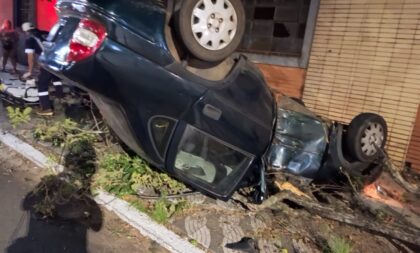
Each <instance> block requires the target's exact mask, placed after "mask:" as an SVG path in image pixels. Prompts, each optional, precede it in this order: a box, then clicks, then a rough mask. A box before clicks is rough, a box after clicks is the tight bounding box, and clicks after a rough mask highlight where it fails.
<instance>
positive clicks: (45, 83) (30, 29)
mask: <svg viewBox="0 0 420 253" xmlns="http://www.w3.org/2000/svg"><path fill="white" fill-rule="evenodd" d="M22 30H23V31H24V32H25V33H26V34H27V35H28V38H27V39H26V42H25V53H26V54H27V56H28V72H26V73H25V74H24V75H23V78H24V79H26V78H29V77H30V76H32V74H33V71H34V68H35V64H36V62H37V59H38V57H39V55H41V54H42V52H43V50H44V47H43V44H42V42H43V41H45V40H46V37H47V36H48V32H45V31H40V30H38V29H37V28H35V26H34V25H33V24H32V23H29V22H26V23H24V24H23V25H22ZM51 83H52V84H53V85H54V87H55V95H56V97H58V98H62V96H63V90H62V83H61V81H60V79H59V78H58V77H56V76H55V75H53V74H51V73H50V72H48V71H47V70H45V69H44V68H41V69H40V73H39V75H38V81H37V86H38V96H39V103H40V107H41V109H40V110H39V111H38V112H37V114H38V115H40V116H53V115H54V110H53V104H52V102H51V100H50V94H49V91H48V88H49V85H50V84H51Z"/></svg>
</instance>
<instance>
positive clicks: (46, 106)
mask: <svg viewBox="0 0 420 253" xmlns="http://www.w3.org/2000/svg"><path fill="white" fill-rule="evenodd" d="M53 77H54V76H53V75H52V74H50V72H48V71H46V70H45V69H43V68H41V71H40V73H39V76H38V82H37V86H38V96H39V104H40V106H41V109H42V110H43V111H52V103H51V100H50V94H49V92H48V86H49V84H50V82H51V79H52V78H53Z"/></svg>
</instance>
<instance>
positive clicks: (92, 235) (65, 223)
mask: <svg viewBox="0 0 420 253" xmlns="http://www.w3.org/2000/svg"><path fill="white" fill-rule="evenodd" d="M0 173H1V174H0V178H2V181H5V182H4V183H5V184H7V185H3V186H2V187H3V188H5V189H3V188H2V189H3V190H2V192H3V194H5V195H4V196H3V194H2V202H3V203H9V202H10V203H13V205H10V206H3V207H2V211H1V213H2V215H1V216H2V220H3V219H4V220H5V221H6V220H13V219H15V218H16V217H17V216H18V215H22V217H24V216H23V215H24V213H26V211H25V210H19V209H22V208H23V209H25V207H24V202H25V199H26V198H27V196H29V194H28V192H30V191H33V190H34V189H35V188H36V186H37V185H38V184H39V182H40V181H41V180H42V178H45V177H46V176H51V174H49V173H48V171H47V170H44V169H40V168H38V167H37V166H35V165H34V164H32V163H31V162H29V161H28V160H26V159H24V158H23V157H21V156H20V155H19V154H17V153H16V152H14V151H12V150H10V149H9V148H8V147H6V146H5V145H4V144H2V143H0ZM7 192H13V196H11V195H7V194H6V193H7ZM26 194H28V195H26ZM25 195H26V196H25ZM8 196H10V198H12V197H13V200H10V199H8V198H9V197H8ZM20 200H21V201H20ZM14 202H16V203H14ZM19 202H21V203H19ZM13 206H17V207H20V208H18V209H17V210H8V209H9V208H13ZM69 206H70V205H69ZM79 208H80V209H81V208H83V207H82V206H76V207H75V208H73V209H72V210H69V211H67V212H66V213H67V215H69V214H70V216H71V215H73V216H74V213H75V212H74V209H76V210H77V209H79ZM99 212H100V213H101V227H100V229H99V230H98V231H93V229H90V230H89V229H88V231H87V233H86V236H85V237H86V238H82V239H81V240H83V241H84V240H86V242H84V243H86V250H88V251H89V252H101V253H102V252H110V253H111V252H145V253H146V252H147V253H149V252H152V253H164V252H168V251H167V250H166V249H164V248H162V247H161V246H160V245H158V244H157V243H155V242H154V241H152V240H150V239H148V238H146V237H144V236H142V235H141V234H140V233H139V232H138V231H137V230H135V229H133V228H132V227H131V226H130V225H128V224H126V223H124V222H123V221H121V220H120V219H119V218H118V217H117V216H116V215H115V214H113V213H111V212H109V211H107V210H105V209H103V208H100V207H99ZM21 213H23V214H21ZM29 213H30V217H31V219H30V220H31V221H30V222H29V224H24V223H22V224H20V223H17V224H15V223H11V226H13V229H12V228H10V234H9V233H8V230H9V229H8V227H7V226H5V227H3V228H2V234H4V237H5V238H12V237H13V234H14V233H15V232H16V231H25V230H27V232H26V234H25V233H24V232H22V235H21V238H19V239H18V238H14V239H15V243H13V241H9V242H6V241H3V239H4V238H0V241H1V242H2V243H1V245H2V246H3V247H4V246H10V245H12V246H13V247H11V248H9V251H8V252H14V251H13V250H12V249H14V248H20V249H22V247H25V245H22V244H23V242H24V241H25V239H26V238H28V239H30V238H32V240H33V241H35V242H34V244H35V243H36V244H43V243H45V242H43V241H42V240H40V238H41V237H40V236H38V237H37V236H35V235H33V234H31V230H32V229H34V228H35V227H38V228H41V227H42V228H43V229H47V230H48V229H50V228H52V229H51V231H52V232H51V233H48V232H46V233H45V236H54V234H53V233H55V232H54V231H55V229H56V228H57V227H59V231H63V230H64V232H63V235H64V238H63V237H61V239H63V240H67V241H66V242H65V243H69V244H72V243H73V244H77V243H79V241H80V240H74V241H72V239H75V238H78V237H79V236H75V235H74V233H77V231H79V230H80V231H86V229H83V228H82V229H81V227H83V225H84V224H82V226H81V224H80V223H79V222H78V219H79V217H72V218H73V219H74V220H69V219H66V220H63V219H59V218H58V219H57V220H54V219H43V218H42V217H39V216H36V215H33V214H32V212H31V211H29ZM76 213H77V212H76ZM14 216H16V217H14ZM33 217H35V218H34V220H33V219H32V218H33ZM34 221H35V222H36V226H35V225H33V224H34ZM3 224H4V223H3ZM15 226H17V227H16V228H15ZM20 226H22V228H20ZM12 230H13V231H12ZM12 232H13V234H12ZM79 234H82V233H79ZM66 235H68V238H67V239H66ZM14 237H17V236H16V235H14ZM22 238H23V239H22ZM57 238H59V237H57ZM37 240H38V241H37ZM51 240H53V239H52V238H51ZM57 241H58V242H57V243H60V242H59V239H57ZM62 243H63V244H65V243H64V242H62ZM48 244H50V242H48ZM28 245H29V243H28ZM51 245H52V244H51ZM28 247H29V246H28ZM31 247H32V246H31ZM34 247H35V248H36V247H37V245H34ZM51 247H53V246H51ZM2 250H4V249H2ZM51 250H53V249H51ZM68 250H69V249H68ZM68 250H67V251H66V250H64V249H63V251H62V252H69V251H68ZM48 252H50V251H48ZM51 252H52V251H51Z"/></svg>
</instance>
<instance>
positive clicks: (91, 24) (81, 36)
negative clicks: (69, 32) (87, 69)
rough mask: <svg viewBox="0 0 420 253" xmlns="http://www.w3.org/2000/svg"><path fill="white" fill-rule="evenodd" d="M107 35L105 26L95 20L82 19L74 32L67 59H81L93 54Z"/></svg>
mask: <svg viewBox="0 0 420 253" xmlns="http://www.w3.org/2000/svg"><path fill="white" fill-rule="evenodd" d="M105 37H106V29H105V27H104V26H103V25H102V24H100V23H98V22H96V21H93V20H90V19H82V20H81V21H80V23H79V26H78V27H77V29H76V31H74V33H73V38H72V39H71V41H70V50H69V53H68V55H67V61H81V60H84V59H86V58H88V57H89V56H92V55H93V54H94V53H95V51H96V50H97V49H98V48H99V47H100V46H101V44H102V42H103V41H104V39H105Z"/></svg>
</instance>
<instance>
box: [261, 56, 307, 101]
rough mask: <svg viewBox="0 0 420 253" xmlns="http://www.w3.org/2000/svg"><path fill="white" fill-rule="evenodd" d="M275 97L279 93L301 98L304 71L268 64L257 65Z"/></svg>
mask: <svg viewBox="0 0 420 253" xmlns="http://www.w3.org/2000/svg"><path fill="white" fill-rule="evenodd" d="M258 66H259V68H260V70H261V71H262V72H263V74H264V77H265V79H266V81H267V83H268V84H269V86H270V88H271V89H272V90H273V92H274V94H275V95H279V94H281V93H283V94H286V95H288V96H291V97H296V98H301V97H302V90H303V83H304V81H305V74H306V70H305V69H301V68H290V67H282V66H276V65H269V64H258Z"/></svg>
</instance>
